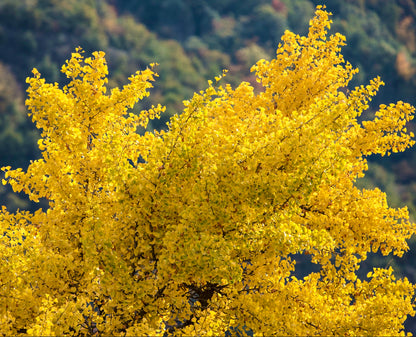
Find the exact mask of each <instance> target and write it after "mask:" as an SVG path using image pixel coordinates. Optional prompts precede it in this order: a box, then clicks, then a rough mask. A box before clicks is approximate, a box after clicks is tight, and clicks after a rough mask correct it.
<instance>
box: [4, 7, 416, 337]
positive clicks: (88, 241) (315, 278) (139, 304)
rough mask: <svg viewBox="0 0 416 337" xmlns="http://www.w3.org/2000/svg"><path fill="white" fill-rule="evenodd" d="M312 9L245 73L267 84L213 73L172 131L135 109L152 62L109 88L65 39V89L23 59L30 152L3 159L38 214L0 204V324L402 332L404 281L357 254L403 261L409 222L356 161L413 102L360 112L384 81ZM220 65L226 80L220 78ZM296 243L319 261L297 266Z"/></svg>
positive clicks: (47, 331)
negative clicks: (20, 159)
mask: <svg viewBox="0 0 416 337" xmlns="http://www.w3.org/2000/svg"><path fill="white" fill-rule="evenodd" d="M328 15H329V13H327V12H326V11H325V10H324V9H323V8H321V7H318V8H317V10H316V15H315V17H314V18H313V19H312V20H311V22H310V29H309V34H308V35H307V36H298V35H295V34H293V33H291V32H288V31H287V32H286V33H285V35H284V36H283V38H282V43H281V44H280V45H279V47H278V49H277V53H276V58H275V59H273V60H271V61H265V60H260V61H259V62H258V63H257V64H256V65H255V66H253V68H252V70H253V71H254V72H255V73H256V75H257V79H258V81H259V83H261V85H262V87H263V90H262V91H260V92H255V90H254V89H253V87H252V86H251V85H250V84H248V83H241V84H240V85H239V86H238V87H237V88H232V87H231V86H229V85H225V86H221V85H219V83H218V82H219V81H220V80H221V77H222V76H218V77H217V78H216V82H215V83H213V82H211V81H210V82H209V87H208V89H207V90H206V91H203V92H200V93H195V95H194V97H193V98H192V99H190V100H189V101H186V102H184V104H185V109H184V111H183V113H182V114H181V115H179V116H174V117H173V118H172V120H171V121H170V122H169V124H168V126H169V128H168V130H167V131H161V132H154V133H149V132H147V133H145V134H143V135H140V133H138V132H137V131H138V129H140V128H142V130H143V128H145V127H146V125H147V122H148V120H149V119H150V118H155V117H158V115H159V113H160V112H161V111H163V110H164V108H163V107H161V106H157V107H152V108H151V109H149V110H148V111H141V112H140V113H139V114H133V113H131V112H130V110H129V109H131V108H133V107H134V105H135V103H136V102H137V101H138V100H140V99H142V98H143V97H145V96H147V95H148V91H147V89H149V88H151V86H152V84H151V82H152V81H153V80H154V78H155V77H156V76H157V75H156V74H155V73H154V71H153V70H152V69H153V66H154V65H151V66H150V67H149V68H148V69H146V70H144V71H141V72H137V73H136V74H134V75H133V76H131V77H130V79H129V80H130V83H129V84H127V85H126V86H124V87H123V88H122V89H121V90H120V89H118V88H116V89H112V90H111V92H110V93H107V92H106V83H107V77H106V76H107V74H108V71H107V66H106V61H105V58H104V53H103V52H95V53H93V55H92V57H89V58H85V57H84V56H83V51H82V50H81V49H80V48H78V49H77V50H76V51H75V53H73V54H72V57H71V59H70V60H69V61H67V62H66V64H65V65H64V66H63V67H62V72H63V73H65V74H66V76H67V77H68V78H69V80H70V81H69V84H67V85H66V86H65V87H63V89H60V88H59V86H58V84H56V83H55V84H48V83H45V81H44V80H43V79H42V78H41V75H40V74H39V72H38V71H37V70H36V69H35V70H34V71H33V77H31V78H28V80H27V82H28V83H29V89H28V99H27V101H26V104H27V106H28V108H29V110H30V116H31V117H32V119H33V122H34V123H36V126H37V127H38V128H39V129H40V130H41V134H42V139H41V140H40V141H39V148H40V149H41V151H42V158H41V159H39V160H36V161H34V162H32V163H31V164H30V166H29V167H28V169H27V170H26V171H23V170H22V169H11V168H10V167H4V168H3V170H4V171H5V180H4V181H3V183H8V184H10V185H11V186H12V187H13V189H14V191H16V192H20V191H23V192H25V193H27V194H28V195H29V197H30V198H31V199H32V200H34V201H38V200H39V199H40V198H46V199H48V200H49V208H48V209H47V210H39V211H37V212H35V213H34V214H31V213H28V212H18V213H16V214H10V213H8V212H7V210H6V209H5V208H4V207H3V209H2V210H1V212H0V226H1V231H2V232H3V236H2V237H1V238H0V245H1V249H0V259H1V264H0V284H1V287H0V327H1V333H2V334H3V335H18V334H21V335H49V336H52V335H75V336H85V335H151V336H157V335H160V336H163V335H165V334H168V335H170V334H172V335H178V336H179V335H215V336H218V335H224V334H225V332H226V331H228V332H230V333H231V334H237V333H240V334H245V333H247V332H252V333H253V334H254V335H255V336H264V335H265V336H272V335H278V336H283V335H305V336H306V335H324V336H328V335H359V336H363V335H369V336H376V335H382V336H386V335H394V336H397V335H404V330H403V323H404V321H405V319H406V317H407V315H413V314H414V304H413V294H414V286H413V285H412V284H410V283H409V281H408V280H407V279H402V280H396V279H395V278H394V276H393V271H392V269H391V268H390V269H375V270H374V271H373V272H372V273H370V274H369V275H368V278H367V279H366V280H360V279H359V278H357V276H356V271H357V269H358V268H359V266H360V262H362V261H363V260H365V259H366V256H367V253H369V252H372V251H373V252H376V251H381V252H382V253H383V254H385V255H387V254H395V255H398V256H401V255H402V254H403V252H404V251H406V250H407V249H408V245H407V243H406V239H408V238H409V237H410V236H411V235H412V234H413V233H414V232H415V229H414V228H415V227H414V225H413V224H411V223H410V222H409V218H408V213H407V210H406V209H392V208H389V206H388V205H387V202H386V196H385V194H384V193H383V192H381V191H380V190H378V189H375V190H359V189H358V188H356V187H355V185H354V183H355V180H356V179H357V178H358V177H362V176H363V175H364V172H365V170H366V169H367V162H366V159H365V157H366V156H368V155H370V154H373V153H378V154H381V155H384V154H389V153H391V152H397V151H403V150H404V149H406V148H407V147H409V146H411V145H413V143H414V142H413V140H412V137H413V135H412V134H408V133H406V129H405V126H406V123H407V122H408V121H409V120H411V119H412V118H413V117H412V113H413V112H414V108H413V107H412V106H410V105H409V104H406V103H403V102H398V103H396V104H391V105H389V106H385V105H382V106H380V108H379V110H378V111H377V112H376V114H375V118H374V119H373V120H371V121H366V122H362V123H360V122H358V120H357V118H358V117H359V116H360V115H361V114H362V112H363V111H364V110H366V109H367V108H368V106H369V101H370V100H371V97H372V96H374V95H375V93H376V92H377V90H378V88H379V86H380V85H382V84H383V83H382V82H381V80H380V79H379V78H376V79H374V80H373V81H371V82H370V83H369V84H368V85H366V86H361V87H358V88H355V89H353V90H351V91H348V90H347V85H348V82H349V81H350V80H351V78H352V76H353V75H354V74H355V73H356V72H357V70H355V69H353V68H352V66H351V65H350V64H349V63H346V62H344V59H343V56H342V55H341V53H340V47H341V46H342V45H343V44H344V37H343V36H341V35H340V34H335V35H330V36H328V33H327V29H328V28H329V26H330V20H329V18H328ZM223 75H224V74H223ZM293 254H309V255H310V256H311V257H312V261H313V263H316V264H318V265H319V266H320V271H319V272H314V273H311V274H310V275H308V276H306V277H305V278H304V279H297V278H296V277H295V276H294V270H295V267H296V266H295V260H293Z"/></svg>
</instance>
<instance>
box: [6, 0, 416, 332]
mask: <svg viewBox="0 0 416 337" xmlns="http://www.w3.org/2000/svg"><path fill="white" fill-rule="evenodd" d="M319 4H325V5H326V6H327V9H328V10H329V11H331V12H332V13H333V25H332V32H340V33H342V34H343V35H345V36H346V38H347V45H346V46H345V47H344V49H343V54H344V56H345V59H346V60H348V61H349V62H350V63H351V64H352V65H353V66H355V67H358V68H359V69H360V72H359V74H358V75H356V77H355V78H354V80H353V81H352V83H351V86H352V87H354V86H356V85H361V84H366V83H367V82H368V81H369V80H370V79H372V78H373V77H375V76H377V75H380V76H381V79H382V80H383V81H384V82H385V83H386V85H385V86H384V87H382V88H381V90H380V92H379V94H378V95H377V97H376V98H375V100H374V102H373V104H374V106H376V105H378V104H380V103H387V104H388V103H390V102H396V101H398V100H403V101H405V102H408V103H410V104H412V105H416V95H415V93H416V4H415V2H414V1H413V0H327V1H315V0H66V1H59V0H19V1H15V0H0V50H1V53H0V166H4V165H10V166H12V167H13V168H17V167H22V168H26V167H27V165H28V164H29V162H30V160H33V159H36V158H38V157H39V155H40V153H39V152H38V149H37V139H38V137H39V135H38V133H37V131H36V130H35V128H34V126H33V125H32V123H31V121H30V119H29V118H28V117H27V109H26V108H25V106H24V100H25V90H26V86H27V85H26V83H25V79H26V77H27V76H30V74H31V70H32V68H33V67H36V68H37V69H38V70H39V71H40V72H41V74H42V76H43V77H45V78H46V81H47V82H60V83H64V81H65V79H64V78H63V77H62V74H61V73H60V71H59V70H60V67H61V65H62V64H63V63H64V62H65V60H66V59H67V58H68V57H69V56H70V54H71V52H73V51H74V50H75V48H76V47H77V46H81V47H82V48H83V49H84V50H85V51H86V53H87V54H89V53H91V52H92V51H95V50H102V51H104V52H105V53H106V59H107V61H108V63H109V70H110V74H109V78H110V81H109V86H110V87H113V86H122V85H123V84H125V83H126V82H127V76H129V74H131V73H134V72H135V71H136V70H138V69H144V68H145V67H146V66H147V65H148V64H149V63H152V62H157V63H159V66H158V68H157V72H158V73H159V75H160V77H159V79H158V80H157V81H156V84H155V88H154V89H153V90H152V95H151V96H150V97H149V98H148V99H146V100H144V101H143V102H142V103H141V104H142V106H138V107H135V108H134V111H140V110H141V109H143V108H148V107H150V106H151V105H152V104H155V105H156V104H157V103H161V104H163V105H166V107H167V109H166V112H165V113H164V115H162V118H161V119H160V120H157V121H156V122H153V124H152V125H150V126H149V129H154V128H155V129H161V128H164V127H165V126H166V122H167V121H168V120H169V118H170V117H171V116H172V115H174V114H175V113H178V112H180V111H181V110H182V108H183V105H182V101H183V100H184V99H188V98H190V97H191V95H192V94H193V92H195V91H198V90H201V89H204V88H205V87H206V86H207V80H208V79H213V78H214V77H215V76H217V75H219V74H221V73H222V70H223V69H228V70H229V73H228V75H227V77H226V81H227V82H229V83H231V84H236V83H239V82H241V81H242V80H245V81H249V82H250V83H252V84H253V85H255V81H254V76H253V75H252V74H250V71H249V69H250V67H251V65H253V64H254V63H255V62H256V61H257V60H258V59H260V58H265V59H271V58H272V57H273V54H274V53H275V50H276V48H277V44H278V42H279V41H280V37H281V36H282V34H283V33H284V31H285V30H286V29H289V30H291V31H293V32H295V33H298V34H305V33H306V32H307V29H308V22H309V20H310V19H311V18H312V16H313V13H314V10H315V6H316V5H319ZM371 113H372V111H371V108H370V109H369V111H368V112H367V116H371ZM364 118H365V117H364ZM408 129H409V130H410V131H413V132H415V130H416V124H415V122H413V123H412V124H410V125H409V127H408ZM369 162H370V165H369V172H368V174H367V175H366V177H365V178H364V179H362V180H360V181H359V182H358V183H359V184H360V185H361V186H363V187H376V186H377V187H379V188H381V189H382V190H383V191H385V192H386V193H387V195H388V200H389V203H390V205H391V206H393V207H399V206H404V205H407V206H408V207H409V210H410V214H411V218H412V219H413V220H414V221H415V220H416V151H415V150H412V149H411V150H408V151H406V152H405V153H404V154H395V155H392V156H390V157H387V158H381V157H378V156H374V157H370V158H369ZM0 200H1V203H2V204H4V205H6V206H7V207H8V209H9V210H10V211H15V210H17V209H28V210H31V211H34V210H35V209H36V208H38V207H47V205H46V203H41V204H40V205H39V204H32V203H30V202H29V201H28V200H27V199H25V198H24V196H23V195H18V194H15V193H13V192H12V191H11V190H10V189H9V188H8V187H4V186H2V187H1V189H0ZM366 263H367V265H368V269H371V268H370V265H371V266H383V267H385V266H387V265H392V266H393V267H394V269H395V271H396V274H397V276H399V277H401V276H407V277H408V278H409V280H410V281H411V282H413V283H416V240H415V239H413V240H412V242H411V250H410V251H409V252H408V253H407V254H406V255H405V257H404V258H402V259H398V260H395V259H393V258H390V257H388V258H387V259H386V258H382V257H381V256H379V255H376V254H375V255H374V256H372V257H371V258H370V259H368V260H367V262H366ZM309 267H310V265H309V264H308V263H307V261H305V262H304V266H303V270H304V272H305V273H307V271H308V268H309ZM298 268H299V266H298ZM300 269H302V268H300ZM365 269H366V267H365V266H364V267H363V271H362V272H363V275H364V273H365V272H366V271H365ZM406 329H407V331H411V332H413V333H414V334H415V333H416V320H415V319H411V318H410V319H409V320H408V321H407V326H406Z"/></svg>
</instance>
